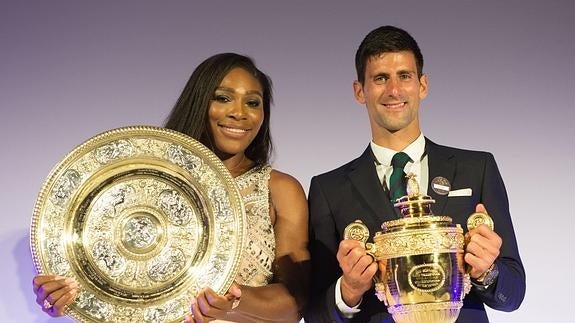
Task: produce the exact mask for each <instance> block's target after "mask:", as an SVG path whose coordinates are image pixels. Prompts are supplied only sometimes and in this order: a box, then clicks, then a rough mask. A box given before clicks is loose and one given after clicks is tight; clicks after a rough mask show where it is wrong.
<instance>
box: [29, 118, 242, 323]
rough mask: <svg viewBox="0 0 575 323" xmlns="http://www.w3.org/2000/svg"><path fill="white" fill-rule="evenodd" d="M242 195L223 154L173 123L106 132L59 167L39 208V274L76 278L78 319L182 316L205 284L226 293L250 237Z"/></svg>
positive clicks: (34, 237) (35, 240)
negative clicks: (171, 126)
mask: <svg viewBox="0 0 575 323" xmlns="http://www.w3.org/2000/svg"><path fill="white" fill-rule="evenodd" d="M245 223H246V221H245V211H244V206H243V202H242V199H241V196H240V194H239V191H238V189H237V187H236V184H235V182H234V179H233V178H232V177H231V175H230V174H229V172H228V171H227V169H226V168H225V166H224V165H223V164H222V162H221V161H220V160H219V159H218V158H217V157H216V156H215V155H214V154H213V153H212V152H211V151H210V150H209V149H207V148H206V147H205V146H203V145H202V144H200V143H199V142H197V141H195V140H194V139H192V138H190V137H188V136H186V135H183V134H180V133H178V132H175V131H171V130H167V129H163V128H157V127H149V126H132V127H124V128H119V129H114V130H110V131H107V132H104V133H102V134H99V135H97V136H95V137H92V138H91V139H89V140H87V141H86V142H84V143H82V144H81V145H80V146H78V147H76V148H75V149H74V150H73V151H72V152H70V153H69V154H68V155H66V157H65V158H64V159H63V160H62V161H61V162H60V163H59V164H58V165H56V166H55V167H54V169H53V170H52V171H51V173H50V174H49V175H48V178H47V179H46V180H45V182H44V185H43V187H42V189H41V191H40V193H39V196H38V199H37V201H36V205H35V208H34V214H33V216H32V223H31V232H30V246H31V251H32V256H33V258H34V264H35V266H36V269H37V271H38V272H39V273H41V274H57V275H62V276H67V277H73V278H75V279H76V280H77V281H78V282H79V283H80V286H81V287H80V293H79V295H78V297H77V298H76V300H75V301H74V303H72V304H71V305H70V307H69V308H68V311H67V314H68V315H70V316H71V317H73V318H74V319H76V320H77V321H80V322H94V321H97V322H181V321H182V319H183V318H184V316H185V315H186V313H188V312H189V305H190V304H189V302H190V298H191V297H192V296H193V295H195V294H197V293H198V292H199V290H200V289H202V288H203V287H211V288H212V289H213V290H214V291H216V292H217V293H220V294H223V293H225V292H226V291H227V290H228V288H229V287H230V285H231V284H232V282H233V280H234V278H235V277H236V274H237V271H238V265H239V261H240V256H241V251H242V249H243V243H244V239H245V225H246V224H245Z"/></svg>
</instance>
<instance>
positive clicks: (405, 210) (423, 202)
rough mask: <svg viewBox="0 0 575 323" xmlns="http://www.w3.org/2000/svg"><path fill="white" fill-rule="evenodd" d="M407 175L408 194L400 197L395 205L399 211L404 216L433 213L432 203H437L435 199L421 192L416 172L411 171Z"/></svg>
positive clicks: (410, 216) (411, 216)
mask: <svg viewBox="0 0 575 323" xmlns="http://www.w3.org/2000/svg"><path fill="white" fill-rule="evenodd" d="M406 177H407V187H406V191H407V195H405V196H403V197H402V198H400V199H398V200H397V202H396V203H395V204H394V205H393V206H395V207H396V208H399V211H400V212H401V215H402V216H403V217H404V218H413V217H419V216H426V215H433V213H432V211H431V205H432V204H433V203H435V200H434V199H432V198H431V197H430V196H427V195H422V194H421V192H420V189H419V183H418V182H417V179H416V177H417V175H415V174H414V173H409V174H407V175H406Z"/></svg>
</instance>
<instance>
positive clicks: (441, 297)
mask: <svg viewBox="0 0 575 323" xmlns="http://www.w3.org/2000/svg"><path fill="white" fill-rule="evenodd" d="M408 178H409V179H408V187H407V191H408V195H406V196H404V197H402V198H400V199H398V200H397V202H396V203H395V204H394V206H395V207H398V208H399V209H400V210H401V214H402V218H401V219H397V220H392V221H386V222H384V223H383V224H382V225H381V228H382V230H381V231H379V232H376V233H375V236H374V238H373V241H374V242H373V243H366V242H367V239H368V237H369V230H368V229H367V226H365V225H364V224H363V223H361V221H356V222H354V223H351V224H350V225H349V226H348V227H347V228H346V230H345V232H344V238H345V239H354V240H359V241H363V242H364V243H366V249H367V252H368V253H369V254H370V255H371V256H372V257H373V258H374V260H375V261H377V263H378V266H379V270H378V272H377V274H376V276H375V277H374V280H375V291H376V292H375V293H376V296H377V297H378V298H379V300H380V301H383V302H384V303H385V305H386V306H387V310H388V312H389V313H390V314H391V315H392V316H393V319H394V320H395V322H398V323H414V322H426V323H440V322H441V323H447V322H455V320H456V319H457V317H458V315H459V310H460V309H461V307H462V306H463V298H464V297H465V295H466V294H467V293H468V292H469V290H470V289H471V282H470V277H469V274H468V273H467V272H466V268H465V264H464V260H463V255H464V247H465V239H464V235H463V229H462V228H461V226H460V225H459V224H455V223H453V222H452V219H451V218H450V217H448V216H436V215H433V213H432V212H431V205H432V204H433V203H434V202H435V201H434V200H433V199H432V198H431V197H429V196H425V195H420V194H419V187H418V184H417V182H416V181H415V178H414V175H412V174H410V175H408ZM474 216H475V217H480V220H476V221H475V222H483V223H484V222H488V221H489V220H490V218H489V217H488V215H486V214H483V213H482V214H477V213H474Z"/></svg>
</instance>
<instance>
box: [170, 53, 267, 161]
mask: <svg viewBox="0 0 575 323" xmlns="http://www.w3.org/2000/svg"><path fill="white" fill-rule="evenodd" d="M238 67H239V68H242V69H244V70H246V71H247V72H248V73H250V74H252V75H253V76H254V77H255V78H256V79H257V80H258V82H259V83H260V85H261V87H262V90H263V98H262V100H263V102H262V103H263V109H264V120H263V122H262V126H261V128H260V130H259V132H258V134H257V135H256V137H255V138H254V140H253V141H252V142H251V143H250V145H249V146H248V148H247V149H246V151H245V155H246V156H247V157H248V158H249V159H251V160H252V161H254V162H255V163H256V165H262V164H265V163H268V162H269V159H270V155H271V152H272V150H273V145H272V140H271V135H270V129H269V128H270V110H271V109H270V108H271V104H272V102H273V98H272V81H271V79H270V78H269V77H268V76H267V75H266V74H265V73H263V72H262V71H260V70H259V69H258V68H257V67H256V65H255V63H254V61H253V60H252V59H251V58H249V57H247V56H244V55H240V54H236V53H221V54H216V55H214V56H211V57H209V58H207V59H206V60H204V61H203V62H202V63H201V64H200V65H198V67H196V69H195V70H194V72H193V73H192V75H191V76H190V79H189V80H188V82H187V83H186V86H185V87H184V89H183V90H182V94H181V95H180V97H179V98H178V101H177V102H176V104H175V105H174V107H173V108H172V111H171V112H170V115H169V116H168V117H167V119H166V121H165V123H164V126H165V127H166V128H168V129H172V130H176V131H179V132H181V133H184V134H187V135H188V136H191V137H192V138H194V139H196V140H198V141H199V142H201V143H202V144H204V145H205V146H207V147H208V148H210V149H211V150H212V151H213V150H214V145H213V134H212V133H211V132H210V130H209V126H208V110H209V108H210V103H211V101H212V99H213V98H214V93H215V91H216V89H217V87H218V86H219V85H220V83H221V82H222V80H223V79H224V77H225V76H226V75H227V74H228V73H229V72H230V71H231V70H232V69H234V68H238Z"/></svg>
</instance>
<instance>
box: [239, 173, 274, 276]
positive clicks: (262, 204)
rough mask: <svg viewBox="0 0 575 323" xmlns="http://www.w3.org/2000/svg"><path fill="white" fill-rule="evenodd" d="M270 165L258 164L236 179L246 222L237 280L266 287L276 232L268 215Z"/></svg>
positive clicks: (270, 271)
mask: <svg viewBox="0 0 575 323" xmlns="http://www.w3.org/2000/svg"><path fill="white" fill-rule="evenodd" d="M271 170H272V168H271V166H270V165H264V166H257V167H254V168H252V169H250V170H249V171H247V172H246V173H244V174H242V175H239V176H237V177H236V178H235V181H236V184H237V185H238V187H239V190H240V194H241V196H242V198H243V201H244V207H245V211H246V222H247V229H246V232H247V237H246V246H245V247H244V251H243V255H242V259H241V261H240V266H239V272H238V277H237V278H236V282H237V283H239V284H240V285H247V286H253V287H257V286H265V285H267V284H269V283H270V282H271V280H272V278H273V272H272V263H273V261H274V259H275V248H276V244H275V235H274V228H273V225H272V222H271V218H270V201H269V187H268V183H269V179H270V173H271Z"/></svg>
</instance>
